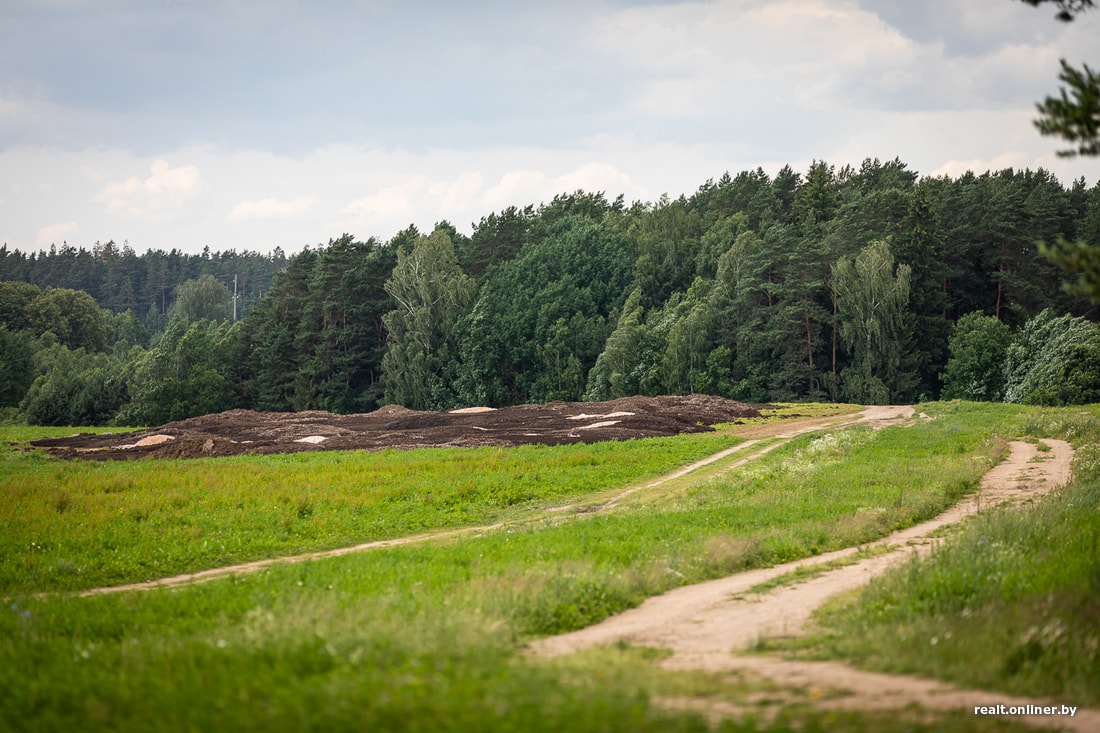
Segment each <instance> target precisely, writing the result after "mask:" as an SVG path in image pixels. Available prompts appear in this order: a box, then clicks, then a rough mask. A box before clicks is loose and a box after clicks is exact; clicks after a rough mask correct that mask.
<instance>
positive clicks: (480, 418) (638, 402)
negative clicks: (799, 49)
mask: <svg viewBox="0 0 1100 733" xmlns="http://www.w3.org/2000/svg"><path fill="white" fill-rule="evenodd" d="M762 407H766V405H752V404H746V403H744V402H736V401H734V400H727V399H724V398H721V397H712V396H709V395H690V396H685V397H624V398H621V399H617V400H611V401H609V402H550V403H547V404H545V405H517V406H514V407H502V408H500V409H489V408H466V409H462V410H452V411H450V412H421V411H416V410H408V409H405V408H403V407H398V406H396V405H387V406H386V407H383V408H381V409H378V410H375V411H374V412H369V413H364V414H358V415H334V414H332V413H329V412H320V411H308V412H255V411H253V410H229V411H228V412H221V413H218V414H215V415H204V416H202V417H195V418H191V419H189V420H180V421H178V422H172V423H168V424H167V425H162V426H160V427H158V428H153V429H150V430H142V431H138V432H133V433H125V434H101V435H88V434H82V435H75V436H71V437H67V438H49V439H44V440H36V441H33V442H32V445H34V446H36V447H40V448H43V449H45V450H46V451H47V452H48V453H51V454H53V455H56V456H61V457H65V458H86V459H92V460H112V459H131V458H142V457H152V458H198V457H204V456H228V455H239V454H261V453H294V452H299V451H317V450H383V449H386V448H399V449H409V448H425V447H441V446H466V447H469V446H486V445H490V446H515V445H522V444H527V443H537V444H542V445H560V444H563V443H591V442H596V441H601V440H629V439H631V438H649V437H657V436H665V435H678V434H680V433H694V432H701V431H706V430H711V429H712V428H711V427H710V426H711V425H715V424H717V423H726V422H737V421H738V420H740V419H743V418H746V417H756V416H757V415H759V414H760V413H759V410H760V408H762Z"/></svg>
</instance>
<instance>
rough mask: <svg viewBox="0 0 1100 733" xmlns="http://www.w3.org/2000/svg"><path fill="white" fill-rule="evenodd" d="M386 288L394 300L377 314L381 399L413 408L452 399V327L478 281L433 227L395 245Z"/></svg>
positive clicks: (441, 404) (471, 298) (454, 341)
mask: <svg viewBox="0 0 1100 733" xmlns="http://www.w3.org/2000/svg"><path fill="white" fill-rule="evenodd" d="M386 292H387V293H389V295H390V296H391V297H392V298H393V299H394V301H395V303H396V306H397V307H396V308H395V309H394V310H392V311H390V312H389V313H387V314H386V315H385V316H383V318H382V323H383V325H384V326H385V328H386V331H387V333H388V334H389V348H388V350H387V351H386V355H385V356H384V357H383V358H382V373H383V377H382V379H383V384H384V385H385V399H386V401H387V402H390V403H396V404H400V405H404V406H405V407H409V408H411V409H417V410H424V409H442V408H444V407H447V406H450V405H453V404H454V401H455V393H454V386H453V385H454V379H455V377H454V372H455V369H454V366H455V360H456V357H457V355H458V341H457V338H456V336H455V331H454V328H455V324H456V323H457V322H458V320H459V319H460V318H462V317H463V316H464V315H465V314H466V313H467V312H468V311H469V309H470V306H471V305H472V304H473V301H474V298H475V297H476V295H477V284H476V283H475V281H474V280H473V278H471V277H469V276H468V275H466V274H465V273H464V272H462V269H461V268H460V267H459V266H458V259H457V257H456V256H455V251H454V246H453V245H452V244H451V238H450V237H449V236H448V235H447V233H446V232H444V231H441V230H436V231H435V232H434V233H433V234H432V235H431V236H429V237H420V238H418V239H417V240H416V242H415V243H414V244H413V246H412V248H411V249H410V250H408V251H404V250H403V251H399V252H398V253H397V265H396V266H395V267H394V268H393V273H392V274H391V275H390V278H389V279H388V280H387V281H386Z"/></svg>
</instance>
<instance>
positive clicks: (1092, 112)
mask: <svg viewBox="0 0 1100 733" xmlns="http://www.w3.org/2000/svg"><path fill="white" fill-rule="evenodd" d="M1058 79H1059V80H1061V81H1062V82H1063V83H1065V84H1066V85H1067V86H1066V87H1063V88H1062V89H1061V90H1059V96H1058V97H1047V98H1046V99H1045V100H1043V102H1042V104H1039V105H1037V107H1038V109H1039V114H1040V117H1039V119H1038V120H1036V121H1035V127H1037V128H1038V129H1039V132H1041V133H1042V134H1044V135H1055V136H1057V137H1060V138H1062V139H1063V140H1065V141H1066V142H1068V143H1072V144H1073V145H1075V146H1076V147H1075V148H1070V149H1068V150H1060V151H1058V154H1059V155H1061V156H1063V157H1073V156H1076V155H1100V74H1097V73H1096V72H1095V71H1093V70H1092V69H1090V68H1089V67H1088V64H1082V66H1081V68H1080V69H1076V68H1074V67H1073V66H1071V65H1070V64H1068V63H1066V60H1065V59H1062V73H1061V74H1059V75H1058ZM1067 92H1068V93H1067Z"/></svg>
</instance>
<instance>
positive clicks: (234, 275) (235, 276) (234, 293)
mask: <svg viewBox="0 0 1100 733" xmlns="http://www.w3.org/2000/svg"><path fill="white" fill-rule="evenodd" d="M233 322H234V323H236V322H237V273H235V272H234V273H233Z"/></svg>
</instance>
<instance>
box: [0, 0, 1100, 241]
mask: <svg viewBox="0 0 1100 733" xmlns="http://www.w3.org/2000/svg"><path fill="white" fill-rule="evenodd" d="M1097 49H1100V10H1096V11H1093V12H1092V13H1091V14H1085V15H1082V16H1080V17H1079V18H1078V19H1077V20H1076V21H1074V22H1073V23H1069V24H1066V23H1061V22H1059V21H1057V20H1056V19H1055V18H1054V10H1052V9H1049V8H1047V7H1043V8H1039V9H1035V8H1032V7H1030V6H1028V5H1025V4H1024V3H1022V2H1019V1H1018V0H921V1H920V2H913V1H912V0H694V1H690V2H679V1H676V0H665V1H663V2H661V1H657V0H556V2H553V3H550V2H545V1H540V2H528V1H526V0H467V1H464V2H455V1H454V0H450V1H444V0H435V1H427V0H404V1H400V0H392V1H391V0H313V1H312V2H305V1H304V0H302V1H295V0H0V244H6V245H7V246H8V248H9V249H19V250H22V251H24V252H29V251H34V250H39V249H48V248H49V247H50V246H51V245H57V246H58V247H61V246H62V245H63V244H66V243H67V244H68V245H71V246H75V247H86V248H90V247H92V246H93V245H94V244H95V243H96V242H107V241H110V240H113V241H114V242H116V243H118V244H120V245H121V244H122V243H124V242H125V243H128V244H129V246H131V247H132V248H134V249H135V250H136V251H138V252H144V251H146V250H149V249H164V250H170V249H173V248H175V249H180V250H183V251H185V252H201V251H202V249H203V248H204V247H209V248H210V249H211V250H212V251H218V250H221V251H224V250H229V249H235V250H237V251H243V250H250V251H259V252H264V253H266V252H270V251H271V250H273V249H274V248H275V247H281V248H282V249H283V250H284V251H286V252H287V253H292V252H297V251H300V250H301V249H302V248H303V247H304V246H314V245H318V244H324V243H326V242H328V241H329V240H330V239H334V238H337V237H339V236H341V235H342V234H344V233H349V234H352V235H353V236H355V237H356V238H358V239H361V240H366V239H367V238H369V237H372V236H373V237H377V238H378V239H379V240H383V241H384V240H388V239H389V238H390V237H392V236H393V235H394V234H395V233H397V232H398V231H400V230H402V229H405V228H406V227H408V226H409V225H410V224H414V225H416V226H417V227H418V228H419V229H420V230H421V231H423V232H429V231H431V229H432V228H433V226H434V225H435V223H436V222H439V221H441V220H447V221H449V222H451V223H452V224H453V225H454V226H455V227H457V229H458V230H459V231H461V232H463V233H466V234H469V233H470V232H471V231H472V229H473V227H474V226H475V225H476V223H477V222H478V221H479V220H480V219H481V218H482V217H484V216H486V215H488V214H489V213H491V212H494V211H500V210H502V209H505V208H507V207H509V206H520V207H522V206H525V205H527V204H534V205H536V206H537V205H538V204H539V203H541V202H547V201H550V200H551V199H552V198H553V197H554V196H555V195H557V194H560V193H564V192H569V191H574V190H577V189H583V190H585V191H603V192H605V194H606V195H607V197H608V199H612V198H614V197H616V196H618V195H620V194H621V195H623V196H624V198H625V200H626V201H627V202H628V203H630V202H634V201H643V202H653V201H657V200H658V199H659V198H660V196H661V195H662V194H668V195H669V196H672V197H676V196H679V195H681V194H688V195H690V194H691V193H692V192H693V191H695V190H696V189H697V188H698V187H699V186H700V185H701V184H703V183H704V182H705V181H707V179H717V178H718V177H720V176H721V175H722V174H723V172H726V171H729V172H730V173H731V174H734V175H735V174H736V173H737V172H739V171H742V170H747V169H755V168H757V167H762V168H763V169H764V170H765V171H767V172H768V173H769V174H772V175H774V173H775V172H776V171H778V170H779V168H780V167H782V166H783V165H785V164H789V165H791V166H792V167H793V168H795V170H798V171H803V172H804V171H805V170H806V169H807V168H808V167H809V165H810V163H811V162H812V161H814V160H824V161H826V162H827V163H830V164H832V165H835V166H837V167H841V166H844V165H852V166H855V167H858V166H859V164H860V163H861V162H862V161H863V160H864V159H866V158H879V159H881V160H884V161H885V160H892V159H894V158H895V157H897V158H900V159H901V160H902V161H903V162H905V163H906V164H907V165H908V166H909V168H910V169H911V170H914V171H916V172H917V173H918V174H920V175H921V176H938V175H950V176H957V175H960V174H962V173H964V172H966V171H967V170H973V171H974V172H976V173H982V172H984V171H986V170H1000V169H1002V168H1008V167H1013V168H1017V169H1022V168H1031V169H1033V170H1034V169H1036V168H1040V167H1042V168H1045V169H1047V170H1049V171H1051V172H1053V173H1054V174H1055V175H1056V176H1058V178H1059V179H1061V180H1062V181H1063V183H1065V184H1066V185H1069V184H1070V183H1071V182H1072V181H1074V180H1076V179H1078V178H1081V177H1083V178H1084V179H1085V180H1086V182H1087V184H1088V185H1090V186H1091V185H1094V184H1096V183H1097V182H1098V181H1100V159H1096V158H1091V159H1090V158H1076V159H1067V158H1060V157H1058V156H1057V155H1056V151H1057V150H1059V149H1061V148H1062V147H1064V145H1063V144H1062V143H1061V142H1060V141H1059V140H1057V139H1053V138H1045V137H1042V136H1040V135H1039V133H1038V132H1037V131H1036V129H1035V128H1034V126H1033V124H1032V122H1033V120H1034V118H1035V116H1036V113H1035V103H1036V102H1038V101H1040V100H1042V99H1043V98H1044V97H1046V96H1048V95H1051V94H1054V93H1056V91H1057V89H1058V86H1059V82H1058V79H1057V77H1058V72H1059V59H1060V58H1065V59H1066V60H1067V61H1070V62H1071V63H1073V64H1075V65H1077V66H1079V65H1080V64H1081V63H1082V62H1085V63H1088V64H1089V65H1090V66H1091V67H1092V68H1097V67H1098V66H1100V50H1097Z"/></svg>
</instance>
